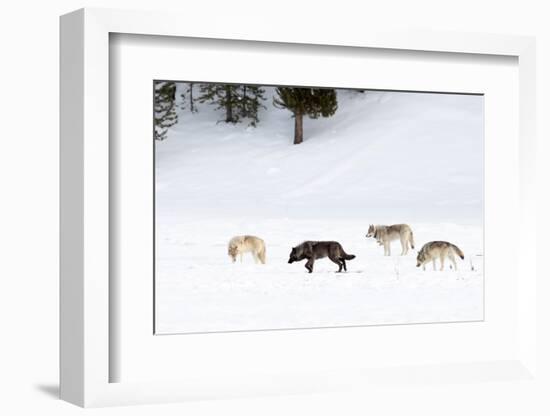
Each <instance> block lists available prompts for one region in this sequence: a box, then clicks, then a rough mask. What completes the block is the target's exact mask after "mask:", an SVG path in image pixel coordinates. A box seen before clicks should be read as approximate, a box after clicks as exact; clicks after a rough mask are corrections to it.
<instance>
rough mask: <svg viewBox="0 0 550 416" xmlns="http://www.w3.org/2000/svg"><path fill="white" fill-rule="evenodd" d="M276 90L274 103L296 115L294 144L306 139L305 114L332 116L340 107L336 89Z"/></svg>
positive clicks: (281, 88) (283, 88)
mask: <svg viewBox="0 0 550 416" xmlns="http://www.w3.org/2000/svg"><path fill="white" fill-rule="evenodd" d="M276 92H277V97H273V105H274V106H275V107H277V108H286V109H287V110H290V111H291V112H292V114H293V116H294V144H300V143H302V142H303V140H304V127H303V120H304V116H308V117H310V118H318V117H319V116H323V117H330V116H332V115H333V114H334V113H335V112H336V110H337V108H338V101H337V97H336V91H335V90H334V89H324V88H286V87H280V88H277V90H276Z"/></svg>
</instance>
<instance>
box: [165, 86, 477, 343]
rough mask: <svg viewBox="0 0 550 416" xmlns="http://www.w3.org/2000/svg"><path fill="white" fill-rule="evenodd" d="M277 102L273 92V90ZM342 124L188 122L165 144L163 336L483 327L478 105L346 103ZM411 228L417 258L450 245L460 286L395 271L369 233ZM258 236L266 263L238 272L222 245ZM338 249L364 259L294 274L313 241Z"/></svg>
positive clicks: (394, 261)
mask: <svg viewBox="0 0 550 416" xmlns="http://www.w3.org/2000/svg"><path fill="white" fill-rule="evenodd" d="M268 93H269V94H271V93H272V91H271V90H269V91H268ZM338 100H339V109H338V111H337V113H336V114H335V115H334V116H333V117H331V118H327V119H317V120H308V119H306V120H305V123H304V138H305V141H304V143H302V144H300V145H297V146H296V145H292V137H293V127H294V123H293V119H291V118H290V113H289V112H287V111H284V110H280V109H275V108H273V107H272V106H271V102H270V101H267V102H266V106H267V107H268V109H267V110H264V111H263V113H262V114H261V117H260V118H261V121H260V123H259V125H258V127H257V128H251V127H247V126H246V124H238V125H227V124H225V123H218V124H216V120H219V119H221V118H222V115H221V114H219V113H216V112H214V111H213V110H212V109H211V108H209V107H207V106H202V107H201V108H200V112H199V113H198V114H194V115H192V114H190V113H188V112H184V113H181V114H180V122H179V123H178V124H177V125H176V126H174V127H173V128H172V130H171V131H170V132H169V134H168V138H167V139H166V140H165V141H163V142H157V143H156V328H157V332H158V333H185V332H208V331H231V330H252V329H275V328H306V327H323V326H343V325H373V324H398V323H421V322H450V321H469V320H480V319H483V226H482V207H483V189H482V184H483V180H482V174H483V166H482V162H483V153H482V152H483V99H482V97H479V96H465V95H443V94H412V93H390V92H366V93H365V94H360V93H357V92H347V91H339V93H338ZM398 222H399V223H401V222H405V223H408V224H410V225H411V227H412V228H413V231H414V235H415V240H416V245H417V249H419V248H420V247H421V246H422V244H424V243H425V242H428V241H431V240H448V241H451V242H453V243H455V244H457V245H458V246H459V247H460V248H461V249H462V250H463V251H464V252H465V254H466V259H465V261H460V262H459V271H458V272H457V271H454V270H450V269H449V268H447V269H446V270H445V271H444V272H439V271H437V272H434V271H432V270H431V267H428V269H427V270H426V271H425V272H424V271H422V270H421V269H418V268H416V267H415V257H416V252H412V253H409V255H407V256H405V257H400V256H398V254H399V252H400V246H399V242H394V243H393V245H392V254H393V255H392V256H391V257H384V256H383V249H382V248H381V247H379V246H378V245H377V244H376V243H375V242H374V241H373V240H372V239H366V238H365V234H366V232H367V228H368V225H369V224H371V223H374V224H391V223H398ZM240 234H252V235H257V236H259V237H261V238H263V239H264V240H265V242H266V245H267V264H266V265H261V264H254V262H253V260H252V258H251V256H250V255H245V257H244V261H243V263H242V264H241V263H239V262H237V263H235V264H232V263H231V262H230V259H229V257H228V256H227V242H228V240H229V239H230V238H231V237H232V236H234V235H240ZM316 239H317V240H337V241H339V242H340V243H342V245H343V247H344V249H345V250H346V252H348V253H352V254H355V255H356V256H357V258H356V259H354V260H351V261H349V262H348V273H340V274H339V273H335V270H336V269H337V267H336V265H335V264H333V263H332V262H330V261H329V260H328V259H323V260H319V261H317V262H316V263H315V270H314V273H313V274H307V273H306V269H305V268H304V262H301V263H294V264H287V260H288V254H289V252H290V249H291V247H292V246H294V245H296V244H299V243H300V242H302V241H303V240H316Z"/></svg>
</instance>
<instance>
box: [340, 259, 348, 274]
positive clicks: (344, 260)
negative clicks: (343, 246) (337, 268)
mask: <svg viewBox="0 0 550 416" xmlns="http://www.w3.org/2000/svg"><path fill="white" fill-rule="evenodd" d="M340 261H341V262H342V265H343V266H344V271H345V272H347V271H348V268H347V267H346V259H340Z"/></svg>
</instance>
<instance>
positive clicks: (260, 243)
mask: <svg viewBox="0 0 550 416" xmlns="http://www.w3.org/2000/svg"><path fill="white" fill-rule="evenodd" d="M247 252H250V253H252V257H254V261H255V262H256V263H258V261H260V262H261V263H262V264H265V243H264V240H262V239H261V238H258V237H255V236H253V235H238V236H235V237H233V238H232V239H231V240H229V244H228V245H227V254H228V255H229V257H231V259H232V260H233V263H235V261H236V260H237V256H239V257H240V259H241V263H242V261H243V253H247Z"/></svg>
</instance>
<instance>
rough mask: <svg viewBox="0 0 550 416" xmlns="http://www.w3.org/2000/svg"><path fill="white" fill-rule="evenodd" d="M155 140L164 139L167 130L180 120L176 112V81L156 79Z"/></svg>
mask: <svg viewBox="0 0 550 416" xmlns="http://www.w3.org/2000/svg"><path fill="white" fill-rule="evenodd" d="M154 87H155V102H154V112H155V116H154V117H155V119H154V126H155V134H154V135H155V140H164V139H165V138H166V134H167V131H168V129H169V128H170V127H172V126H173V125H174V124H176V123H177V121H178V115H177V114H176V83H175V82H167V81H155V85H154Z"/></svg>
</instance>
